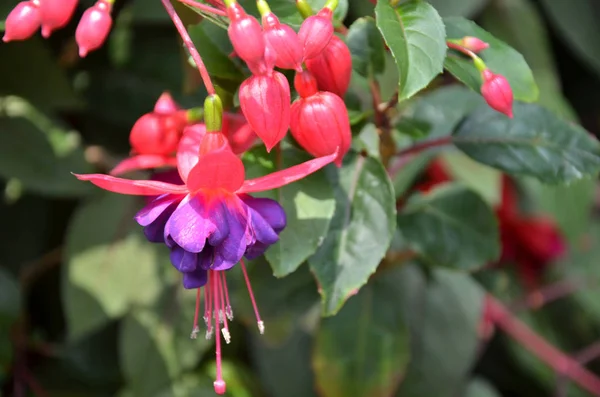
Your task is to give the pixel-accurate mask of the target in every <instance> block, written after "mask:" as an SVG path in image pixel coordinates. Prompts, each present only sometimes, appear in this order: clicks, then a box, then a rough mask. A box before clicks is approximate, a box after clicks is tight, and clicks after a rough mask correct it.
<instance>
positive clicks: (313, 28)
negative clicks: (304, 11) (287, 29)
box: [298, 8, 333, 60]
mask: <svg viewBox="0 0 600 397" xmlns="http://www.w3.org/2000/svg"><path fill="white" fill-rule="evenodd" d="M332 17H333V13H332V12H331V10H330V9H329V8H323V9H322V10H321V11H319V12H318V14H317V15H313V16H310V17H308V18H306V19H305V20H304V22H303V23H302V25H301V26H300V30H299V31H298V38H299V39H300V43H301V45H302V48H303V51H304V59H305V60H306V59H310V58H313V57H316V56H317V55H319V54H320V53H321V51H323V50H324V49H325V47H326V46H327V44H329V40H331V37H332V36H333V23H332V22H331V19H332Z"/></svg>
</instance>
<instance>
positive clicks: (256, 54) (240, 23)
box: [227, 2, 265, 63]
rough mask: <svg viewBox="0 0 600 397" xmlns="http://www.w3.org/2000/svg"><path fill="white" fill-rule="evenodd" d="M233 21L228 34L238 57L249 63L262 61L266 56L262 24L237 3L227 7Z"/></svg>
mask: <svg viewBox="0 0 600 397" xmlns="http://www.w3.org/2000/svg"><path fill="white" fill-rule="evenodd" d="M227 15H228V16H229V19H230V20H231V23H230V24H229V27H228V28H227V33H228V34H229V40H230V41H231V44H232V45H233V49H234V50H235V53H236V54H237V56H239V57H240V58H241V59H243V60H244V61H246V62H248V63H254V62H258V61H260V60H261V59H262V58H263V57H264V54H265V41H264V38H263V32H262V29H261V27H260V23H259V22H258V21H257V20H256V18H254V17H253V16H252V15H248V14H247V13H246V11H244V9H243V8H242V6H241V5H240V4H238V3H237V2H233V3H232V4H230V5H229V6H228V7H227Z"/></svg>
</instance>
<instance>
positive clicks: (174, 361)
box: [119, 285, 212, 396]
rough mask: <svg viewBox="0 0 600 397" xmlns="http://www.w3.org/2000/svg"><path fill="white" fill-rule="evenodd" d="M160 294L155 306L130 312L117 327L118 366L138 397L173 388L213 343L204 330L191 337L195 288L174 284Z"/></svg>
mask: <svg viewBox="0 0 600 397" xmlns="http://www.w3.org/2000/svg"><path fill="white" fill-rule="evenodd" d="M162 295H163V296H162V299H161V302H159V303H158V304H157V305H154V306H152V307H149V308H148V307H147V308H143V307H139V308H136V309H135V310H133V311H131V312H130V313H129V314H128V315H127V316H126V317H125V320H124V322H123V324H122V326H121V330H120V335H119V337H120V343H119V350H120V357H121V367H122V369H123V373H124V376H125V380H126V382H127V384H128V387H129V389H130V390H131V391H133V392H134V395H137V396H142V395H143V396H153V395H157V394H158V392H159V391H161V390H163V391H164V389H168V388H170V387H172V385H171V383H172V382H173V381H174V380H175V379H177V378H178V377H179V376H180V375H181V373H182V372H183V371H185V370H188V369H191V368H193V367H194V366H195V365H197V364H198V361H199V360H200V358H201V357H202V355H203V354H204V352H205V351H206V349H207V348H208V347H210V346H211V344H212V342H211V341H208V340H206V339H205V338H204V333H203V332H201V333H200V335H199V336H198V339H196V340H193V339H190V332H191V331H192V325H193V324H192V319H193V316H194V308H195V302H196V291H195V290H191V291H190V290H184V289H183V288H182V287H181V286H180V285H175V286H172V287H170V288H167V289H165V290H164V291H163V294H162Z"/></svg>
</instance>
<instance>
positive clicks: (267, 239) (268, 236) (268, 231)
mask: <svg viewBox="0 0 600 397" xmlns="http://www.w3.org/2000/svg"><path fill="white" fill-rule="evenodd" d="M248 213H249V215H250V216H249V219H250V228H251V230H252V232H253V233H254V236H255V237H256V240H258V241H260V242H261V243H265V244H267V245H271V244H275V243H276V242H277V241H278V240H279V236H278V235H277V232H275V230H273V228H272V227H271V225H270V224H269V223H268V222H267V221H266V220H265V218H263V217H262V216H261V215H260V214H259V213H258V211H255V210H254V209H252V207H250V206H248Z"/></svg>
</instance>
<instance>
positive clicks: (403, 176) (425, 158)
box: [390, 153, 433, 198]
mask: <svg viewBox="0 0 600 397" xmlns="http://www.w3.org/2000/svg"><path fill="white" fill-rule="evenodd" d="M432 158H433V155H432V154H431V153H420V154H419V155H417V156H416V157H414V158H412V159H410V160H409V161H408V162H406V160H405V159H403V158H398V159H396V161H397V163H392V166H391V167H390V170H394V172H390V178H391V179H392V183H393V185H394V192H395V193H396V198H398V197H401V196H402V195H404V194H405V193H406V192H407V191H408V189H409V188H410V187H411V186H412V184H413V183H414V181H415V178H416V177H417V175H419V173H421V172H422V171H423V169H424V168H425V167H427V165H428V164H429V162H430V161H431V160H432ZM396 167H398V171H395V168H396Z"/></svg>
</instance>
